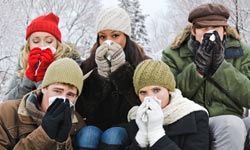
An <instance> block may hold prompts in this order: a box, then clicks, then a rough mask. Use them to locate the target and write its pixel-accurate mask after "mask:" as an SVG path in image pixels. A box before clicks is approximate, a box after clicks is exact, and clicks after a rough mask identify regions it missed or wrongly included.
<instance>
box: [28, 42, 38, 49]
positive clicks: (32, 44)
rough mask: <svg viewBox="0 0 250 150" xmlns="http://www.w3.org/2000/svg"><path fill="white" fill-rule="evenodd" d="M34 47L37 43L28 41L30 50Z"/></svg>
mask: <svg viewBox="0 0 250 150" xmlns="http://www.w3.org/2000/svg"><path fill="white" fill-rule="evenodd" d="M35 47H39V44H37V43H33V42H30V50H32V49H33V48H35Z"/></svg>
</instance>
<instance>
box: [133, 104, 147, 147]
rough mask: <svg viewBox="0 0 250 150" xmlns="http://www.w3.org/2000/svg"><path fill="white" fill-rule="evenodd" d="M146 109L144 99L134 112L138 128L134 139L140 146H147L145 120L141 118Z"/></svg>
mask: <svg viewBox="0 0 250 150" xmlns="http://www.w3.org/2000/svg"><path fill="white" fill-rule="evenodd" d="M147 110H148V107H147V104H146V102H145V101H144V102H143V103H142V104H141V105H140V106H139V108H138V110H137V114H136V120H135V121H136V124H137V126H138V128H139V130H138V132H137V133H136V136H135V140H136V141H137V143H138V144H139V145H140V147H147V146H148V144H149V143H148V138H147V125H146V124H147V122H144V121H143V120H142V118H143V116H144V115H147V114H146V112H147Z"/></svg>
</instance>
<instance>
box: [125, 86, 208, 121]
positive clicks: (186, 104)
mask: <svg viewBox="0 0 250 150" xmlns="http://www.w3.org/2000/svg"><path fill="white" fill-rule="evenodd" d="M170 95H171V99H170V103H169V104H168V105H167V106H166V107H165V108H163V109H162V111H163V116H164V122H163V125H169V124H172V123H174V122H176V121H178V120H179V119H181V118H183V117H184V116H186V115H188V114H190V113H192V112H195V111H205V112H207V110H206V109H205V108H204V107H202V106H200V105H198V104H196V103H194V102H193V101H191V100H189V99H187V98H185V97H183V96H182V94H181V91H180V90H179V89H175V91H173V92H170ZM138 107H139V106H134V107H132V108H131V109H130V110H129V112H128V121H131V120H134V119H136V113H137V110H138ZM207 113H208V112H207Z"/></svg>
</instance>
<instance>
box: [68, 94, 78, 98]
mask: <svg viewBox="0 0 250 150" xmlns="http://www.w3.org/2000/svg"><path fill="white" fill-rule="evenodd" d="M67 96H68V97H69V98H75V97H76V94H74V93H69V94H67Z"/></svg>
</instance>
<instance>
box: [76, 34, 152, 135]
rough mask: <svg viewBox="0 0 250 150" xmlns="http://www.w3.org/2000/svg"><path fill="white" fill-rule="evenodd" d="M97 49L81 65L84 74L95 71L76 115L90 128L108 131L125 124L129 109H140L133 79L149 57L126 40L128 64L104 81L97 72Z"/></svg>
mask: <svg viewBox="0 0 250 150" xmlns="http://www.w3.org/2000/svg"><path fill="white" fill-rule="evenodd" d="M97 47H98V44H96V45H94V47H93V49H92V50H91V55H90V57H89V58H88V59H87V60H85V61H84V62H83V63H82V65H81V68H82V71H83V73H84V74H86V73H87V72H89V71H90V70H93V71H92V72H91V74H90V76H89V77H88V78H87V79H86V80H85V81H84V85H83V90H82V91H83V92H82V93H81V95H80V96H79V98H78V100H77V103H76V111H77V112H78V113H80V114H81V115H82V117H84V118H85V119H86V123H87V125H95V126H97V127H99V128H100V129H102V130H106V129H108V128H110V127H112V126H120V125H121V124H123V123H126V122H127V113H128V111H129V109H130V108H131V107H133V106H135V105H139V99H138V96H137V95H136V94H135V91H134V87H133V79H132V78H133V74H134V69H135V67H136V66H137V65H138V64H139V63H140V62H141V61H143V60H145V59H148V58H149V57H148V56H146V55H145V54H144V51H143V49H141V48H140V47H139V46H138V45H137V44H135V43H134V42H132V41H131V40H130V39H129V37H127V39H126V46H125V48H124V53H125V56H126V63H125V64H123V65H122V66H120V67H119V68H118V69H117V70H116V71H114V72H112V73H111V74H110V75H109V77H108V78H104V77H102V76H100V75H99V74H98V72H97V65H96V63H95V51H96V48H97Z"/></svg>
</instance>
